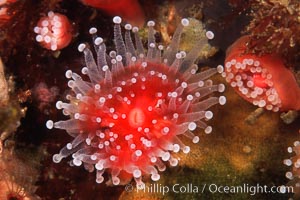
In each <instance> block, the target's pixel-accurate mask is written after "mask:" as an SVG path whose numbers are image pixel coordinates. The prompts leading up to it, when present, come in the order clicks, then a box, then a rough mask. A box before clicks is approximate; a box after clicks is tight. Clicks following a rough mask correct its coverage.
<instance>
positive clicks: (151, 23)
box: [147, 21, 155, 27]
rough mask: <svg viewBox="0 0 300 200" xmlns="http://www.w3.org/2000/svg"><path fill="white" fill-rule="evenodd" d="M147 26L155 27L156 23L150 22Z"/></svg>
mask: <svg viewBox="0 0 300 200" xmlns="http://www.w3.org/2000/svg"><path fill="white" fill-rule="evenodd" d="M147 26H152V27H153V26H155V22H154V21H148V22H147Z"/></svg>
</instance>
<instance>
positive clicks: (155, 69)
mask: <svg viewBox="0 0 300 200" xmlns="http://www.w3.org/2000/svg"><path fill="white" fill-rule="evenodd" d="M113 21H114V23H115V26H114V42H115V46H116V51H111V52H110V53H109V54H108V55H107V54H106V46H105V44H104V43H103V39H102V38H100V37H97V35H96V33H97V29H96V28H91V29H90V33H91V34H92V36H93V41H94V44H93V45H94V48H95V51H96V55H97V60H95V59H94V56H93V53H92V51H91V50H90V49H89V48H88V47H87V45H86V44H80V45H79V46H78V50H79V51H80V52H83V53H84V56H85V62H86V67H84V68H82V73H83V74H86V75H87V76H88V77H89V80H87V81H85V80H83V78H82V77H81V76H80V75H78V74H77V73H74V72H72V71H71V70H68V71H67V72H66V77H67V78H69V79H73V80H70V81H69V82H68V86H69V87H70V88H71V89H72V90H73V92H74V93H75V95H67V99H68V100H69V101H70V102H69V103H63V102H62V101H58V102H57V104H56V107H57V108H58V109H63V113H64V114H65V115H69V116H70V118H71V119H69V120H66V121H58V122H53V121H51V120H49V121H47V123H46V126H47V127H48V128H49V129H52V128H53V127H54V128H59V129H65V130H66V131H67V132H68V133H69V134H70V135H71V136H73V137H74V140H73V141H72V142H71V143H68V144H67V145H66V146H65V147H64V148H63V149H61V151H60V152H59V153H58V154H55V155H54V156H53V161H54V162H56V163H58V162H60V161H61V160H62V159H63V158H66V157H67V156H69V155H71V154H72V158H73V160H72V162H71V165H75V166H80V165H82V164H83V165H84V167H85V168H86V169H87V170H88V171H90V172H92V171H94V170H96V171H97V178H96V182H97V183H101V182H103V181H104V177H103V173H104V172H105V171H107V172H109V173H110V174H111V179H112V183H113V184H114V185H119V184H122V183H124V182H126V181H129V180H130V179H131V178H134V179H135V181H136V182H137V185H138V186H140V187H142V186H143V184H144V183H143V181H142V176H144V175H151V179H152V180H153V181H157V180H159V179H160V175H159V174H158V171H164V170H165V169H166V165H165V162H167V161H168V162H169V164H170V165H171V166H176V165H177V164H178V159H177V158H176V157H175V155H174V154H173V153H172V152H174V153H177V152H179V151H180V150H182V151H183V152H184V153H188V152H189V151H190V147H189V146H187V145H185V144H183V142H182V141H181V140H180V137H181V136H180V135H184V136H186V137H188V138H190V139H191V140H192V141H193V142H194V143H198V142H199V136H196V135H195V134H194V133H192V131H194V130H195V129H196V128H197V127H199V128H202V129H204V130H205V133H207V134H208V133H210V132H211V131H212V127H211V126H208V125H207V124H206V123H205V122H204V121H206V120H209V119H211V118H212V117H213V113H212V112H211V111H209V110H208V109H209V108H210V107H211V106H213V105H215V104H221V105H223V104H225V102H226V98H225V97H224V96H221V97H213V96H210V94H211V93H212V92H223V91H224V89H225V87H224V85H223V84H218V85H213V83H212V81H211V80H207V79H208V78H209V77H210V76H212V75H213V74H215V73H217V72H219V73H222V72H223V66H218V67H217V68H211V69H209V70H206V71H203V72H201V73H196V72H197V69H198V66H197V65H196V64H194V62H195V60H196V59H197V57H198V53H199V51H201V48H203V47H204V44H206V43H207V38H203V39H202V40H200V41H198V42H197V45H196V46H195V47H194V48H193V49H192V50H191V51H190V52H189V53H188V54H187V53H185V52H183V51H178V48H179V42H180V37H181V34H182V31H183V29H184V27H186V26H188V25H189V21H188V20H187V19H182V23H181V24H180V25H179V26H178V27H177V30H176V31H175V34H174V36H173V39H172V42H171V44H170V45H169V46H168V47H167V48H166V50H165V51H163V49H164V47H163V46H162V45H157V44H156V42H155V37H154V33H155V31H154V28H153V27H154V25H155V23H154V22H153V21H149V22H148V28H149V33H148V51H147V52H145V51H144V48H143V44H142V42H141V39H140V38H139V35H138V28H137V27H132V26H131V25H130V24H126V25H125V29H126V32H125V41H124V40H123V36H122V34H121V26H120V24H121V18H120V17H115V18H114V20H113ZM131 30H132V32H133V34H134V38H135V46H136V47H135V46H134V44H133V41H132V38H131V34H132V32H131ZM208 35H210V34H208Z"/></svg>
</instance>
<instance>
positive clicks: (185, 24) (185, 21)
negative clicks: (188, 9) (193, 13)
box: [181, 18, 190, 26]
mask: <svg viewBox="0 0 300 200" xmlns="http://www.w3.org/2000/svg"><path fill="white" fill-rule="evenodd" d="M181 24H182V26H188V25H189V24H190V21H189V20H188V19H187V18H183V19H182V20H181Z"/></svg>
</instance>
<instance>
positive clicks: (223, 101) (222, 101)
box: [219, 96, 226, 105]
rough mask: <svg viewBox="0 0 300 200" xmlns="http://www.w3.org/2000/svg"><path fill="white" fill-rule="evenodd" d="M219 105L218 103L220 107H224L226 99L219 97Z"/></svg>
mask: <svg viewBox="0 0 300 200" xmlns="http://www.w3.org/2000/svg"><path fill="white" fill-rule="evenodd" d="M219 103H220V105H224V104H225V103H226V97H225V96H220V97H219Z"/></svg>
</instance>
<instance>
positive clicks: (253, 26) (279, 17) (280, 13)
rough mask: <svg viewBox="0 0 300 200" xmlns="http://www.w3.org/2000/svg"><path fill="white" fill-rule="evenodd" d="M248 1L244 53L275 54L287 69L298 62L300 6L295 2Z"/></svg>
mask: <svg viewBox="0 0 300 200" xmlns="http://www.w3.org/2000/svg"><path fill="white" fill-rule="evenodd" d="M250 2H251V14H250V15H251V17H252V20H251V22H250V24H249V25H248V27H247V28H246V32H247V33H248V34H250V40H249V42H248V44H247V47H248V52H249V53H255V54H257V55H262V54H270V53H271V54H274V53H275V54H278V56H281V57H282V58H284V59H285V60H286V62H287V63H288V64H289V66H294V64H295V63H296V62H297V61H299V56H300V54H299V47H300V35H299V32H300V21H299V18H300V3H299V1H298V0H289V1H279V0H264V1H261V0H255V1H250Z"/></svg>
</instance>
